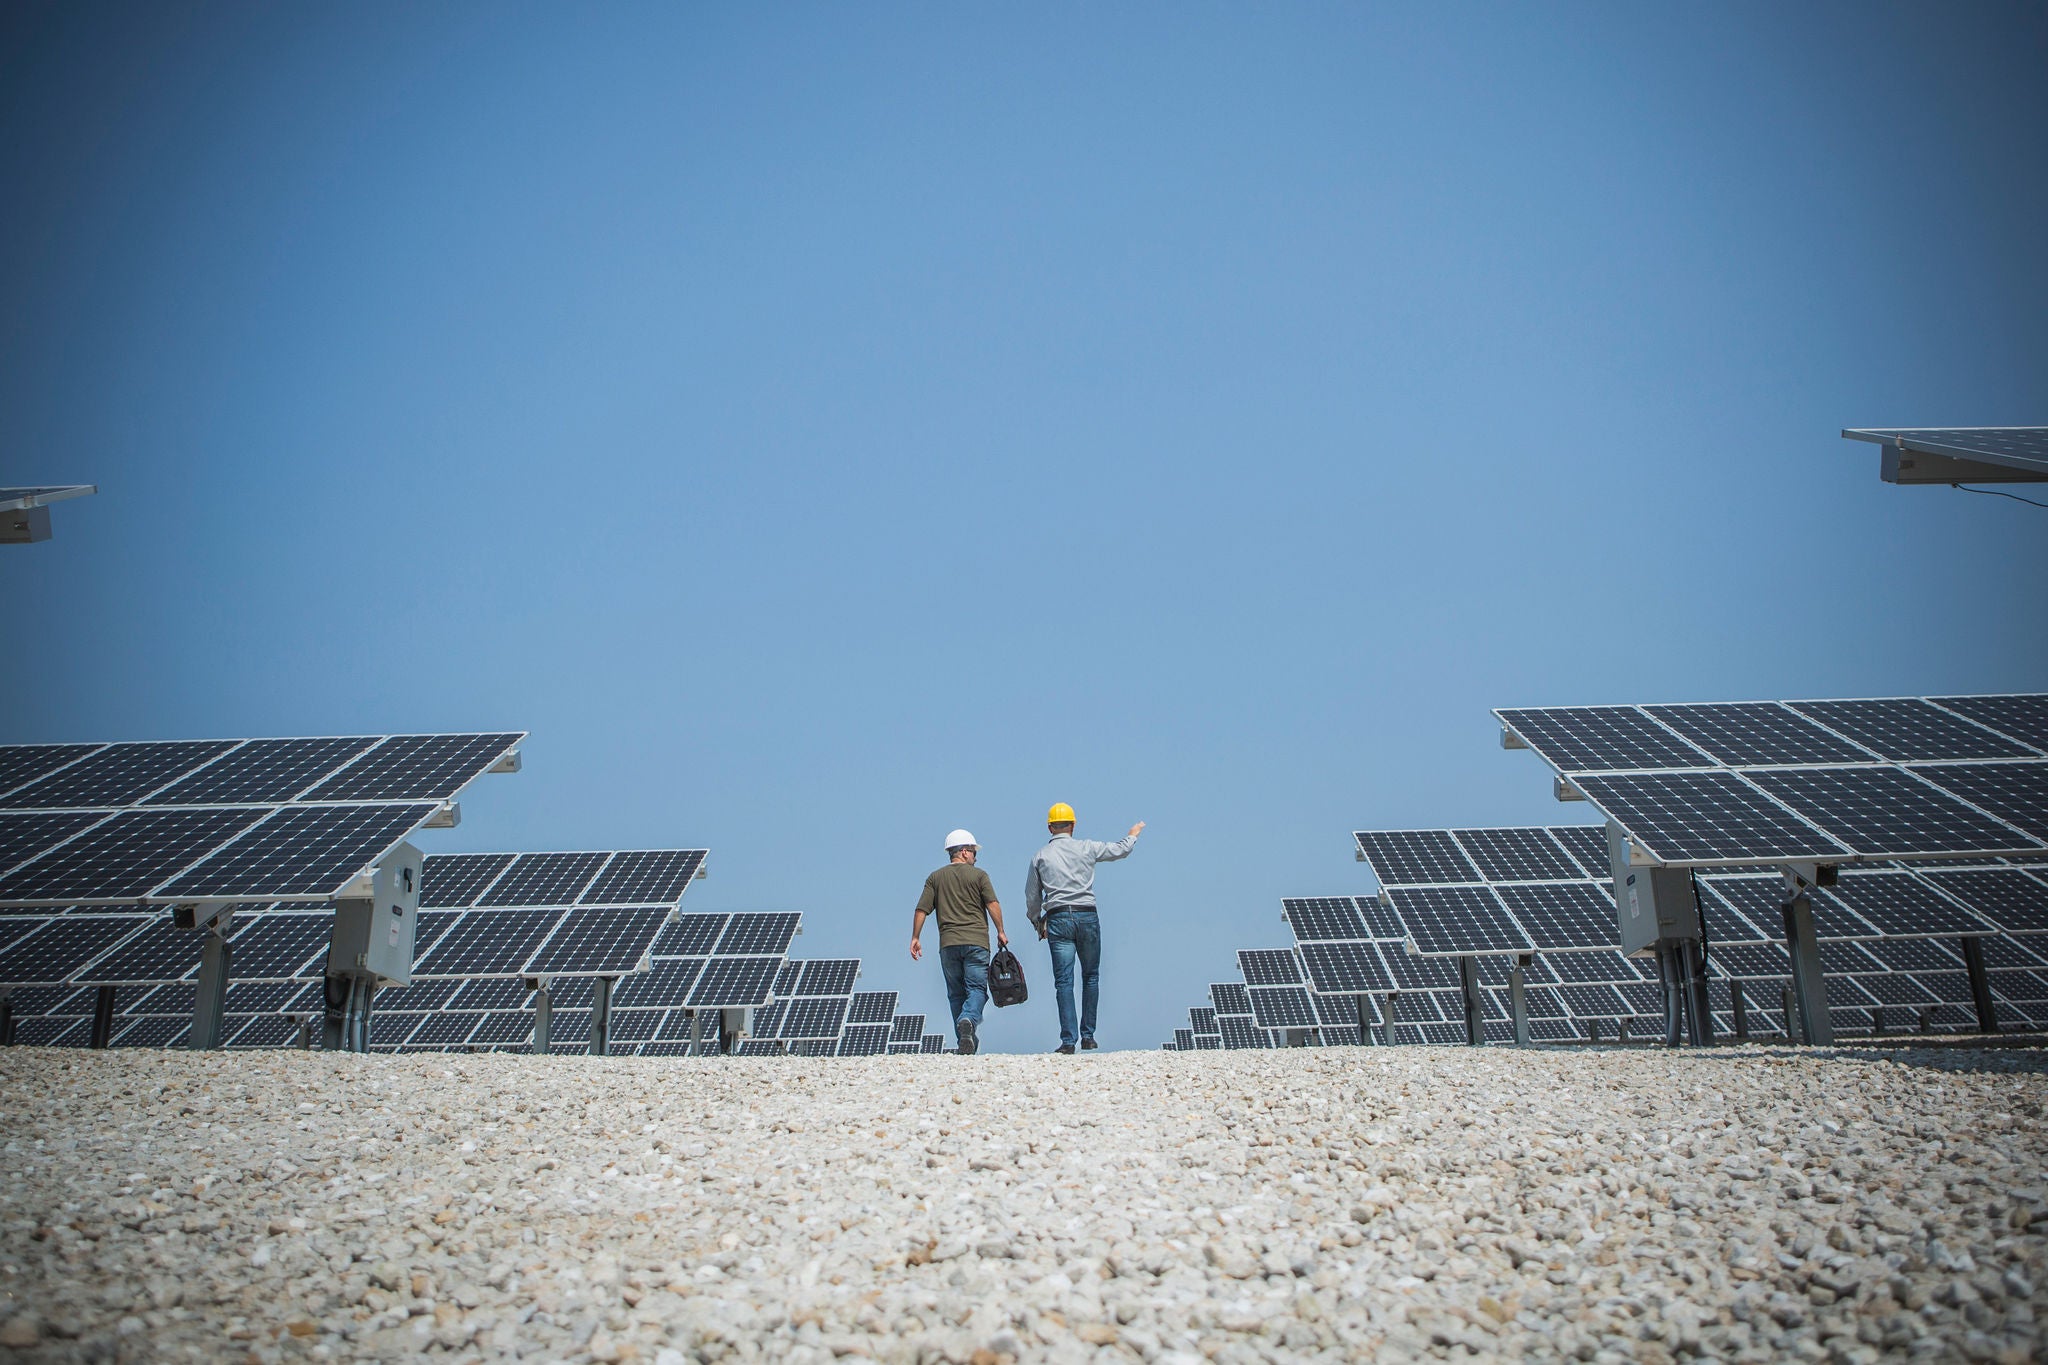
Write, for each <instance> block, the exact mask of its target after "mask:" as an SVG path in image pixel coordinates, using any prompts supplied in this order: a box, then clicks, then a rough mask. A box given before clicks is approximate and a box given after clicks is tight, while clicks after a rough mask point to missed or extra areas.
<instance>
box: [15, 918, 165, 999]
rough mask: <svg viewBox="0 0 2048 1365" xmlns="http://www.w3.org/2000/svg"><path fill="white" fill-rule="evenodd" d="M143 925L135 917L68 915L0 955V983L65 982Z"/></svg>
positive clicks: (46, 925)
mask: <svg viewBox="0 0 2048 1365" xmlns="http://www.w3.org/2000/svg"><path fill="white" fill-rule="evenodd" d="M145 923H146V920H144V919H143V918H142V917H140V916H136V915H69V916H65V917H63V918H61V919H53V920H50V921H48V922H47V923H46V924H44V925H43V927H42V928H41V929H39V930H37V931H36V932H35V933H33V934H30V935H29V936H28V937H26V938H24V939H20V940H18V941H17V942H15V943H14V944H13V945H12V946H10V947H9V948H7V949H6V950H5V951H4V952H0V982H6V983H7V984H9V985H16V986H32V985H43V984H56V983H58V982H61V981H68V980H70V979H71V977H72V976H74V975H76V974H77V973H78V972H80V971H83V970H84V969H85V968H86V967H88V966H90V965H91V964H92V963H93V962H94V961H95V960H96V959H98V958H100V957H102V956H104V955H105V954H106V953H108V952H110V951H111V950H112V949H114V948H115V947H116V946H118V945H119V944H120V943H121V942H122V941H123V940H124V939H126V938H128V937H129V936H130V935H131V934H134V933H136V932H137V931H138V930H140V929H141V928H142V927H143V926H144V924H145Z"/></svg>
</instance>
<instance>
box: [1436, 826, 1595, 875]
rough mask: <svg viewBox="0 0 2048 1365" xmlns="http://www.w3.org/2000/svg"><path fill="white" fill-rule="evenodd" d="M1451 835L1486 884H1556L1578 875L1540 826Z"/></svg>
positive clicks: (1562, 850)
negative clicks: (1542, 882) (1488, 882)
mask: <svg viewBox="0 0 2048 1365" xmlns="http://www.w3.org/2000/svg"><path fill="white" fill-rule="evenodd" d="M1451 835H1452V837H1453V838H1455V839H1456V840H1457V841H1458V843H1459V845H1460V846H1461V847H1463V848H1464V850H1465V852H1466V853H1468V854H1470V855H1471V858H1472V861H1473V863H1474V864H1475V865H1477V866H1478V868H1479V870H1480V872H1482V873H1483V874H1485V877H1486V880H1488V881H1492V882H1516V881H1555V880H1557V879H1559V878H1572V877H1577V876H1578V875H1579V868H1578V865H1577V864H1576V863H1574V862H1573V861H1572V860H1571V859H1570V858H1569V857H1567V856H1565V852H1564V849H1563V848H1562V847H1561V846H1559V844H1558V842H1557V840H1555V839H1553V838H1551V837H1550V831H1549V830H1547V829H1543V828H1541V827H1540V826H1539V827H1525V828H1508V829H1454V830H1452V831H1451Z"/></svg>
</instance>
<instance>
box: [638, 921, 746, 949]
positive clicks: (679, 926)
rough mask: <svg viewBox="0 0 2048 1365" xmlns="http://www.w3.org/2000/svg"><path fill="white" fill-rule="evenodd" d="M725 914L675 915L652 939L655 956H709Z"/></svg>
mask: <svg viewBox="0 0 2048 1365" xmlns="http://www.w3.org/2000/svg"><path fill="white" fill-rule="evenodd" d="M728 918H730V917H729V916H726V915H677V916H676V917H675V919H674V920H673V921H671V922H670V923H669V925H668V927H667V928H665V929H663V930H662V931H661V933H660V935H658V936H657V937H656V938H655V940H654V955H655V956H656V957H709V956H710V955H711V948H712V945H713V944H715V943H717V942H718V936H719V935H720V934H722V933H724V932H725V922H726V920H727V919H728Z"/></svg>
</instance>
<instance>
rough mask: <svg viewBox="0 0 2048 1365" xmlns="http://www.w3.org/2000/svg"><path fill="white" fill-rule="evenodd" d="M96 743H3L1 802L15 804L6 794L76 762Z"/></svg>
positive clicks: (0, 778) (91, 749)
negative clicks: (7, 798)
mask: <svg viewBox="0 0 2048 1365" xmlns="http://www.w3.org/2000/svg"><path fill="white" fill-rule="evenodd" d="M99 747H100V746H99V745H97V744H0V806H6V805H10V804H12V803H11V802H9V801H8V800H6V799H5V798H6V794H7V793H9V792H12V791H13V790H14V789H15V788H17V787H25V786H27V785H28V784H29V783H31V782H33V781H35V780H36V779H37V778H39V777H42V776H43V775H44V774H46V773H52V772H55V771H56V770H57V769H59V768H61V767H63V766H64V765H65V764H67V763H76V762H77V761H78V760H79V759H81V758H84V757H85V756H86V755H87V754H89V753H91V752H92V751H93V750H95V749H97V748H99Z"/></svg>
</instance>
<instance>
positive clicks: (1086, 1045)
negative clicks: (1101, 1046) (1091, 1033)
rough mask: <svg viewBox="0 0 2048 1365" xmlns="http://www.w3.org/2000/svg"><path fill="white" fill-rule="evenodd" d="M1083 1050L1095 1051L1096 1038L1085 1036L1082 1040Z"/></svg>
mask: <svg viewBox="0 0 2048 1365" xmlns="http://www.w3.org/2000/svg"><path fill="white" fill-rule="evenodd" d="M1081 1051H1083V1052H1093V1051H1095V1040H1094V1039H1093V1038H1083V1039H1082V1040H1081Z"/></svg>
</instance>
